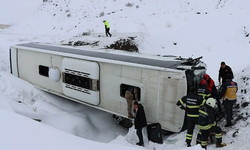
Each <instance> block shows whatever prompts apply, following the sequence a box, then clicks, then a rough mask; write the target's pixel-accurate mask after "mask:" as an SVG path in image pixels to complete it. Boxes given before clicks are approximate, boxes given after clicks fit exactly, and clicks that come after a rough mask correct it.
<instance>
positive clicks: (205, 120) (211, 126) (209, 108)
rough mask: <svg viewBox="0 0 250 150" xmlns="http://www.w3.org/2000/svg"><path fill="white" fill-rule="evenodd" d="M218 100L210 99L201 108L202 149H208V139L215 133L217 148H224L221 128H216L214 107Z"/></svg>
mask: <svg viewBox="0 0 250 150" xmlns="http://www.w3.org/2000/svg"><path fill="white" fill-rule="evenodd" d="M215 104H216V100H215V99H214V98H212V97H211V98H208V99H207V101H206V103H205V105H203V106H201V107H200V110H199V120H198V127H199V129H200V132H201V147H202V148H205V149H207V139H208V137H209V135H210V133H211V132H214V133H215V138H216V147H217V148H218V147H224V146H226V144H225V143H222V132H221V128H220V127H218V126H216V122H215V118H214V107H215Z"/></svg>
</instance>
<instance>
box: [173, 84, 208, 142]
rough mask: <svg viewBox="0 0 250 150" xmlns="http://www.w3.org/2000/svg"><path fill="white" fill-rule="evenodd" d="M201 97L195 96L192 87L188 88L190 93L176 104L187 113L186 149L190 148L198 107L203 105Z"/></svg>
mask: <svg viewBox="0 0 250 150" xmlns="http://www.w3.org/2000/svg"><path fill="white" fill-rule="evenodd" d="M203 101H204V100H203V97H202V96H200V95H197V93H196V90H195V88H194V87H191V88H190V93H189V94H188V95H186V96H184V97H182V98H181V99H179V101H178V102H177V103H176V105H177V106H178V107H180V108H181V109H183V110H185V111H186V112H187V134H186V144H187V147H190V146H191V141H192V137H193V131H194V127H195V125H196V124H198V118H199V109H200V106H201V105H202V104H203V103H205V102H203Z"/></svg>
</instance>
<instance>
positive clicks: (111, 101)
mask: <svg viewBox="0 0 250 150" xmlns="http://www.w3.org/2000/svg"><path fill="white" fill-rule="evenodd" d="M10 58H11V60H10V62H11V72H12V74H13V75H15V76H17V77H19V78H21V79H23V80H26V81H28V82H30V83H32V84H33V85H34V86H36V87H37V88H39V89H42V90H45V91H47V92H50V93H53V94H56V95H59V96H62V97H65V98H67V99H70V100H73V101H76V102H79V103H82V104H85V105H89V106H91V107H95V108H98V109H101V110H104V111H106V112H110V113H112V114H116V115H119V116H122V117H127V103H126V100H125V98H124V95H125V91H126V89H127V88H129V87H130V86H135V87H138V88H139V95H140V102H141V103H142V105H143V106H144V109H145V113H146V117H147V121H148V122H149V123H155V122H159V123H160V124H161V126H162V128H163V129H164V130H167V131H171V132H179V131H180V130H181V129H182V126H183V124H184V117H185V112H184V111H183V110H181V109H179V107H177V106H176V102H177V100H178V99H180V98H181V97H182V96H184V95H186V94H187V92H188V89H189V88H190V87H192V86H197V85H198V83H200V80H201V79H202V76H203V74H204V73H205V71H206V65H205V64H204V63H203V62H202V61H201V60H200V59H201V57H199V58H196V59H192V58H188V59H184V58H181V57H175V56H165V57H163V56H155V55H145V54H138V53H129V52H123V51H115V50H86V49H83V48H81V47H72V46H63V45H55V44H54V45H53V44H41V43H26V44H18V45H14V46H11V47H10Z"/></svg>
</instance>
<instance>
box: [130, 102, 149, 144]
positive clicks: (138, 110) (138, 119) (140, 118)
mask: <svg viewBox="0 0 250 150" xmlns="http://www.w3.org/2000/svg"><path fill="white" fill-rule="evenodd" d="M133 111H134V112H135V114H136V116H135V120H134V125H135V129H136V134H137V136H138V138H139V142H138V143H136V145H139V146H144V142H143V135H142V128H144V127H145V126H147V120H146V115H145V112H144V108H143V106H142V105H141V104H139V103H138V102H134V108H133Z"/></svg>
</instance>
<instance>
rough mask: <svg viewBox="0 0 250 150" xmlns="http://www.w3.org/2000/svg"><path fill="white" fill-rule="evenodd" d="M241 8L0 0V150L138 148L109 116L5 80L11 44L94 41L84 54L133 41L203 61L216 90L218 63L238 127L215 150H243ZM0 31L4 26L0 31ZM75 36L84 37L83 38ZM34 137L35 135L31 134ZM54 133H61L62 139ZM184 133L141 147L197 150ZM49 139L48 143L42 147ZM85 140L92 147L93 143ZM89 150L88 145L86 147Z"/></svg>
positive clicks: (244, 31)
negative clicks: (231, 83) (228, 75)
mask: <svg viewBox="0 0 250 150" xmlns="http://www.w3.org/2000/svg"><path fill="white" fill-rule="evenodd" d="M14 3H15V5H14ZM249 6H250V1H249V0H203V1H200V0H178V1H176V0H166V1H152V0H134V1H132V0H123V1H118V0H103V1H98V2H97V1H94V0H84V1H80V0H74V1H71V0H64V1H58V0H44V2H42V1H41V0H23V1H22V2H17V1H15V0H2V1H1V5H0V14H1V15H0V100H1V102H0V108H1V109H4V110H7V111H2V110H1V115H0V118H1V120H2V122H5V123H6V124H3V126H1V127H0V130H1V131H2V132H1V133H4V135H3V134H1V138H0V139H1V141H4V142H3V143H4V144H2V148H1V149H7V150H13V149H30V150H33V149H38V147H40V146H41V145H51V144H55V145H54V147H50V148H49V146H48V147H46V146H45V147H41V149H53V150H55V149H56V150H57V149H60V150H62V148H63V147H64V149H69V148H68V146H72V145H75V147H74V149H81V148H82V145H87V148H88V149H99V148H100V147H103V149H117V147H116V146H113V144H114V145H120V146H121V147H118V148H119V149H127V148H128V147H129V148H130V149H131V148H135V149H142V148H141V147H138V146H135V143H136V140H137V139H136V136H135V133H134V130H133V129H130V130H129V131H127V130H126V129H124V128H122V127H120V126H118V125H117V123H116V122H115V120H114V119H113V118H112V116H110V114H107V113H104V112H102V111H98V110H95V109H91V108H89V107H86V106H83V105H79V104H76V103H74V102H70V101H67V100H65V99H62V98H59V97H56V96H53V95H50V94H48V93H45V92H42V91H40V90H37V89H36V88H34V87H33V86H32V85H30V84H28V83H26V82H24V81H20V80H19V79H17V78H16V77H13V76H12V75H11V74H10V73H9V72H10V69H9V68H10V67H9V66H10V64H9V52H8V50H9V47H10V46H11V45H14V44H18V43H27V42H48V43H61V44H66V43H69V42H70V41H73V42H74V41H85V42H94V41H99V44H98V46H89V47H88V48H92V49H98V48H104V47H105V46H107V45H110V44H112V43H114V42H115V41H117V40H119V39H122V38H127V37H136V38H135V42H136V45H137V46H138V49H139V53H149V54H160V55H177V56H182V57H193V58H195V57H199V56H203V59H202V60H203V61H204V62H205V63H206V64H207V66H208V70H207V73H208V74H210V76H211V77H212V78H213V79H214V80H215V82H216V84H217V82H218V81H217V80H218V79H217V78H218V70H219V67H220V62H221V61H225V62H226V63H227V64H228V65H229V66H230V67H231V68H232V69H233V71H234V74H235V79H234V80H235V81H236V82H238V85H239V91H238V101H237V104H239V109H238V112H237V114H235V119H237V117H238V116H240V120H239V121H238V122H237V125H235V126H233V127H232V128H230V130H229V131H228V132H227V134H225V135H223V141H224V142H226V143H227V144H228V146H227V147H225V148H221V149H222V150H223V149H227V150H235V149H245V150H247V149H249V147H250V144H249V142H248V139H249V135H250V133H249V132H250V130H249V129H248V128H249V127H248V126H249V123H250V119H249V114H250V111H249V106H248V103H249V102H250V97H249V92H250V75H249V73H250V67H249V66H250V59H249V58H248V57H249V54H250V52H249V49H250V36H249V33H250V21H249V19H248V15H249V14H250V9H249ZM10 12H11V13H10ZM103 20H108V21H109V24H110V27H111V31H110V32H111V33H112V34H113V36H112V37H111V38H107V37H105V33H104V25H103V22H102V21H103ZM1 24H4V25H6V24H7V25H12V26H10V27H9V28H5V29H1ZM82 33H88V34H89V35H85V36H83V35H82ZM10 112H11V113H10ZM13 112H14V113H17V114H21V115H23V116H26V117H29V118H33V119H34V118H35V119H36V120H38V121H41V123H37V122H35V123H34V122H33V121H31V120H27V118H23V116H19V115H16V114H12V113H13ZM20 117H21V118H20ZM6 118H13V120H12V119H11V121H8V120H7V119H6ZM103 118H105V121H103ZM16 120H18V121H19V122H17V121H16ZM13 124H20V128H15V126H12V125H13ZM44 124H45V125H44ZM224 124H225V122H223V121H222V122H220V125H221V126H222V127H223V130H227V129H225V128H224ZM27 126H28V127H29V128H32V127H34V130H29V128H26V129H25V127H27ZM48 126H51V127H54V128H56V129H54V128H52V129H51V128H50V127H48ZM48 128H49V129H48ZM57 129H59V130H57ZM25 130H26V131H25ZM39 130H40V132H37V133H36V134H31V132H35V131H39ZM52 130H53V131H52ZM55 130H56V131H55ZM60 130H62V131H64V132H67V133H69V134H64V133H62V132H61V131H60ZM4 131H9V132H4ZM43 132H44V133H45V134H42V133H43ZM196 132H197V131H196ZM185 133H186V132H185V131H184V132H181V133H179V134H173V135H171V136H170V137H168V138H167V137H165V139H164V144H162V145H160V144H155V143H148V144H147V145H146V146H145V148H146V149H150V150H168V149H201V148H200V147H199V146H195V142H194V140H193V142H192V145H193V147H191V148H185V145H184V144H185ZM50 134H51V135H50ZM70 134H72V135H76V136H78V137H81V138H78V137H75V136H72V135H70ZM50 136H51V138H49V140H44V139H47V138H48V137H50ZM60 136H61V138H62V139H61V138H60ZM13 137H16V138H13ZM65 137H67V139H68V140H67V141H68V144H67V143H66V142H67V141H65V140H63V139H64V138H65ZM36 138H37V141H36V140H35V139H36ZM85 139H89V140H92V141H97V143H95V142H93V143H92V141H88V140H85ZM18 140H19V142H18V143H26V142H27V141H32V142H30V143H29V144H27V145H26V144H23V145H21V144H20V145H19V144H17V145H13V144H12V143H13V142H14V143H16V142H15V141H18ZM60 140H62V141H63V142H61V143H63V144H62V145H61V146H58V145H60V144H61V143H60V142H58V141H60ZM35 141H36V142H35ZM43 141H44V143H43ZM99 142H104V143H105V144H103V143H99ZM106 143H108V144H106ZM39 144H41V145H39ZM10 145H11V146H10ZM93 145H96V146H94V147H93ZM89 147H92V148H89ZM208 149H215V146H214V145H209V146H208Z"/></svg>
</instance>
